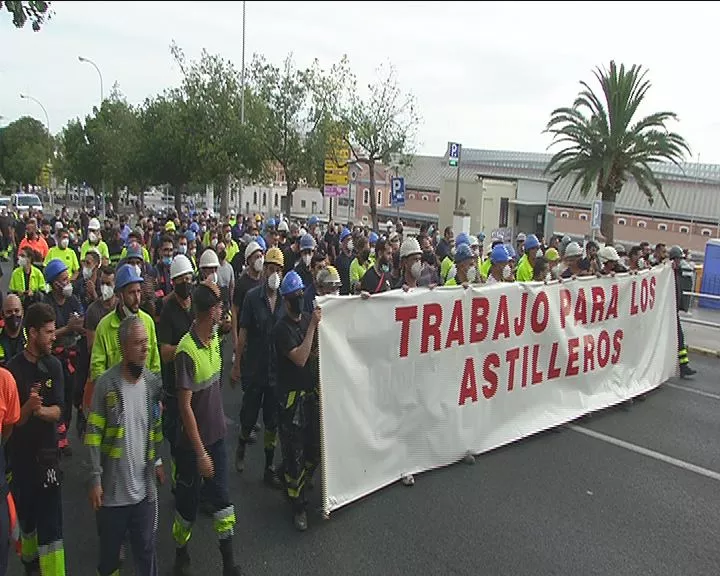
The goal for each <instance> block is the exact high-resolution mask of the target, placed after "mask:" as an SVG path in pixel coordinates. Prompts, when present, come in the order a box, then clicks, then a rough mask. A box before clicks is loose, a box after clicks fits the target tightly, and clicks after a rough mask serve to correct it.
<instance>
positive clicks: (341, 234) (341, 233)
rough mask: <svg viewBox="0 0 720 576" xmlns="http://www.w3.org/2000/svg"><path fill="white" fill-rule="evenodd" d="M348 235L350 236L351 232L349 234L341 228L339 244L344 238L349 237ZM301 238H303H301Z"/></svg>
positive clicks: (348, 231) (345, 229)
mask: <svg viewBox="0 0 720 576" xmlns="http://www.w3.org/2000/svg"><path fill="white" fill-rule="evenodd" d="M350 234H352V232H350V230H348V229H347V228H343V229H342V230H341V232H340V242H342V241H343V240H345V238H347V237H348V236H350ZM303 238H304V236H303Z"/></svg>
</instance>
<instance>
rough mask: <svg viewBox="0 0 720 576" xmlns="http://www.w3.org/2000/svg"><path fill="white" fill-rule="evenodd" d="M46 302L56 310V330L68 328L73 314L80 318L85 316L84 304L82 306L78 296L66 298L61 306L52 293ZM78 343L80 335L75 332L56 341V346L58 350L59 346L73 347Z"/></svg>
mask: <svg viewBox="0 0 720 576" xmlns="http://www.w3.org/2000/svg"><path fill="white" fill-rule="evenodd" d="M46 302H47V303H48V304H50V306H52V307H53V309H54V310H55V327H56V328H64V327H65V326H67V323H68V321H69V320H70V317H71V316H72V314H77V315H78V316H84V315H85V311H84V310H83V307H82V304H80V300H78V298H77V296H75V295H74V294H73V295H72V296H70V297H69V298H65V302H64V303H63V304H62V306H61V305H60V304H58V302H57V300H55V298H54V297H53V295H52V292H51V293H50V294H48V295H47V298H46ZM77 341H78V334H77V333H75V332H71V333H68V334H66V335H65V336H63V337H62V338H58V339H56V340H55V344H54V346H55V347H56V348H57V347H58V346H65V347H71V346H75V345H76V344H77Z"/></svg>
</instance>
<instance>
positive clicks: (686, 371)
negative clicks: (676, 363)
mask: <svg viewBox="0 0 720 576" xmlns="http://www.w3.org/2000/svg"><path fill="white" fill-rule="evenodd" d="M695 374H697V370H693V369H692V368H690V364H680V378H689V377H690V376H695Z"/></svg>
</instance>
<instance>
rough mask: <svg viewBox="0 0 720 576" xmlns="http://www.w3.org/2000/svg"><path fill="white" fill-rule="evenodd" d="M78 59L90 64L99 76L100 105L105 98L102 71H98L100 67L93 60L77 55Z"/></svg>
mask: <svg viewBox="0 0 720 576" xmlns="http://www.w3.org/2000/svg"><path fill="white" fill-rule="evenodd" d="M78 60H80V62H87V63H88V64H90V65H92V66H93V68H95V70H97V73H98V76H99V77H100V105H101V106H102V103H103V100H105V92H104V91H103V76H102V72H100V68H99V67H98V65H97V64H95V62H93V61H92V60H90V59H89V58H85V57H84V56H78Z"/></svg>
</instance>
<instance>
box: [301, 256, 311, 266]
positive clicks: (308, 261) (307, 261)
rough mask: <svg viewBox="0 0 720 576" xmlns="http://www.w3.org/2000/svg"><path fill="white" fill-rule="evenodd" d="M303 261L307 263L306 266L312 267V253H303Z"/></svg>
mask: <svg viewBox="0 0 720 576" xmlns="http://www.w3.org/2000/svg"><path fill="white" fill-rule="evenodd" d="M302 261H303V264H305V266H307V267H308V268H310V262H311V261H312V255H310V254H303V256H302Z"/></svg>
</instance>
